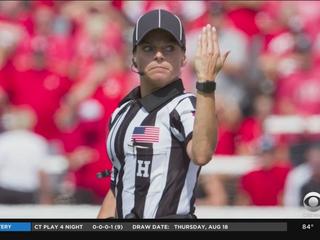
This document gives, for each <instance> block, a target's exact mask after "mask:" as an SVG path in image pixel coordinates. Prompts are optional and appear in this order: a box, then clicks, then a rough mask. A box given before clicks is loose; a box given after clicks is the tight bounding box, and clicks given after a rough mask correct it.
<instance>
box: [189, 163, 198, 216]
mask: <svg viewBox="0 0 320 240" xmlns="http://www.w3.org/2000/svg"><path fill="white" fill-rule="evenodd" d="M200 171H201V167H199V169H198V172H197V180H196V183H195V185H194V188H193V191H192V197H191V199H190V213H192V214H194V212H195V210H196V209H195V207H194V203H195V201H196V188H197V185H198V179H199V174H200Z"/></svg>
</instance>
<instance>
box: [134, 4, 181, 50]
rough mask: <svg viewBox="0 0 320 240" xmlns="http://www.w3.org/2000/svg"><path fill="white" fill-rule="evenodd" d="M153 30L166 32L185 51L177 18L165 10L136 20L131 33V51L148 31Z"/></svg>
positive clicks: (158, 10)
mask: <svg viewBox="0 0 320 240" xmlns="http://www.w3.org/2000/svg"><path fill="white" fill-rule="evenodd" d="M155 29H163V30H165V31H168V32H169V33H171V35H172V36H173V37H174V38H175V39H176V40H177V42H178V44H179V45H180V46H181V47H182V48H183V49H185V46H186V37H185V33H184V29H183V26H182V22H181V20H180V19H179V17H178V16H176V15H174V14H172V13H170V12H168V11H166V10H163V9H156V10H152V11H150V12H147V13H146V14H144V15H142V16H141V17H140V18H139V19H138V21H137V23H136V25H135V27H134V31H133V41H132V43H133V50H134V49H135V47H136V46H137V45H138V44H139V43H140V42H141V40H142V39H143V38H144V37H145V36H146V35H147V34H148V33H149V32H150V31H152V30H155Z"/></svg>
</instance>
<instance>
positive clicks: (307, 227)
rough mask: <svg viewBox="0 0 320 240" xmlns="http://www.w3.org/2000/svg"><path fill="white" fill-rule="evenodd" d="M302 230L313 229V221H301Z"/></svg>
mask: <svg viewBox="0 0 320 240" xmlns="http://www.w3.org/2000/svg"><path fill="white" fill-rule="evenodd" d="M301 229H302V230H313V229H314V224H313V223H303V224H302V225H301Z"/></svg>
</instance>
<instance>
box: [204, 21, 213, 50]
mask: <svg viewBox="0 0 320 240" xmlns="http://www.w3.org/2000/svg"><path fill="white" fill-rule="evenodd" d="M206 28H207V39H208V42H207V45H208V52H207V54H209V55H211V54H213V53H214V52H213V43H212V30H211V25H210V24H208V25H207V27H206Z"/></svg>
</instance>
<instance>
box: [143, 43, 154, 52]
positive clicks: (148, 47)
mask: <svg viewBox="0 0 320 240" xmlns="http://www.w3.org/2000/svg"><path fill="white" fill-rule="evenodd" d="M142 50H143V51H144V52H151V51H152V50H153V48H152V47H151V46H150V45H145V46H143V47H142Z"/></svg>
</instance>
